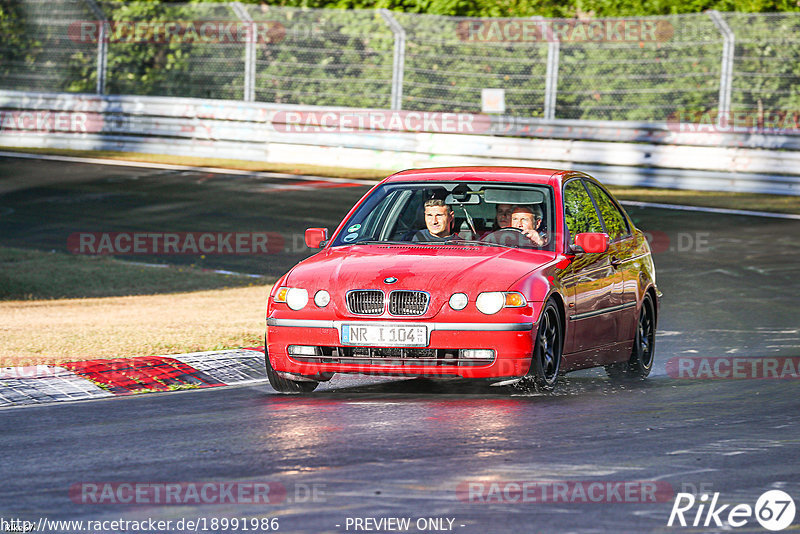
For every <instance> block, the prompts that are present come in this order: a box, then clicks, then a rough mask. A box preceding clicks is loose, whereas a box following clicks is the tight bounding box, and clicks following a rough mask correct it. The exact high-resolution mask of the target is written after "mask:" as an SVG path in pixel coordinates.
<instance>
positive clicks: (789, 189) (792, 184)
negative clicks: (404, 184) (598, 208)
mask: <svg viewBox="0 0 800 534" xmlns="http://www.w3.org/2000/svg"><path fill="white" fill-rule="evenodd" d="M0 145H2V146H7V147H38V148H67V149H79V150H120V151H132V152H145V153H159V154H171V155H185V156H198V157H220V158H233V159H245V160H256V161H265V162H272V163H309V162H313V163H315V164H319V165H334V166H345V167H357V168H375V169H386V170H387V171H388V170H395V169H401V168H409V167H421V166H440V165H453V164H475V165H523V166H543V167H555V168H579V169H582V170H586V171H587V172H591V173H593V174H595V175H596V176H597V177H598V178H600V179H601V180H603V181H605V182H606V183H610V184H619V185H642V186H652V187H668V188H679V189H704V190H724V191H749V192H759V193H773V194H788V195H800V135H797V134H794V133H791V132H776V131H762V132H759V131H755V130H747V129H742V128H738V129H737V128H734V127H731V128H730V129H729V131H724V130H721V129H720V128H719V127H718V126H712V125H710V124H709V125H707V126H704V125H702V124H700V125H692V124H688V123H687V124H681V123H678V122H676V123H674V124H669V123H667V124H650V123H636V122H610V121H609V122H604V121H578V120H562V119H556V120H543V119H520V118H515V117H505V116H495V115H482V114H467V113H433V112H414V111H389V110H363V109H353V108H341V107H339V108H336V107H304V106H296V105H286V104H271V103H255V102H241V101H227V100H206V99H194V98H172V97H147V96H100V95H89V94H73V93H27V92H20V91H0Z"/></svg>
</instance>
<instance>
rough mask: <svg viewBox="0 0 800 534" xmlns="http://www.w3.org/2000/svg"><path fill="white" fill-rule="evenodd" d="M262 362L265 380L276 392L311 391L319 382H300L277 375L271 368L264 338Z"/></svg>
mask: <svg viewBox="0 0 800 534" xmlns="http://www.w3.org/2000/svg"><path fill="white" fill-rule="evenodd" d="M264 363H265V367H266V368H267V380H269V385H270V386H272V388H273V389H274V390H275V391H277V392H278V393H288V394H298V393H311V392H312V391H314V390H315V389H317V386H318V385H319V382H316V381H310V382H300V381H298V380H289V379H288V378H283V377H282V376H280V375H278V373H277V372H276V371H275V369H273V368H272V363H271V362H270V361H269V353H268V352H267V343H266V340H264Z"/></svg>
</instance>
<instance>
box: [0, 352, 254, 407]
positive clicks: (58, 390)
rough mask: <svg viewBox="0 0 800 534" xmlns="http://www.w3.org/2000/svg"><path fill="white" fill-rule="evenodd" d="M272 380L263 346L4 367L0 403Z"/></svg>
mask: <svg viewBox="0 0 800 534" xmlns="http://www.w3.org/2000/svg"><path fill="white" fill-rule="evenodd" d="M266 379H267V376H266V370H265V368H264V349H263V347H253V348H245V349H237V350H223V351H211V352H193V353H189V354H174V355H170V356H144V357H140V358H114V359H98V360H87V361H81V362H67V363H61V364H59V365H33V366H28V367H5V368H2V369H0V407H2V406H15V405H21V404H39V403H46V402H56V401H67V400H85V399H97V398H103V397H114V396H117V395H133V394H136V393H145V392H153V391H170V390H174V389H190V388H192V389H193V388H207V387H219V386H227V385H233V384H246V383H250V382H261V381H264V380H266Z"/></svg>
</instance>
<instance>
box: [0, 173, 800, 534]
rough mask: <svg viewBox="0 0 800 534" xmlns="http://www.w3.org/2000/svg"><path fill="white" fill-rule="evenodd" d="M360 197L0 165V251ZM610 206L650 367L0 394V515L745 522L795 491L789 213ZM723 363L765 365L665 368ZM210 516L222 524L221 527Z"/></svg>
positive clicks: (639, 528)
mask: <svg viewBox="0 0 800 534" xmlns="http://www.w3.org/2000/svg"><path fill="white" fill-rule="evenodd" d="M54 175H61V176H64V177H68V179H67V180H65V181H63V182H62V181H54V180H52V176H54ZM21 176H24V177H25V178H24V180H23V179H21V178H20V177H21ZM601 178H602V177H601ZM298 185H301V186H302V185H305V186H306V187H303V188H291V187H288V188H287V187H286V186H298ZM366 189H367V187H366V186H364V185H356V184H350V185H349V186H341V185H340V186H337V187H328V186H326V185H325V182H322V183H318V184H314V183H313V182H311V183H306V184H298V183H297V181H293V180H291V179H283V180H279V179H269V178H266V177H252V178H247V177H241V176H225V175H202V174H198V173H193V172H176V171H163V170H161V171H157V170H152V169H151V170H143V169H134V168H125V167H104V166H97V165H85V164H65V163H55V162H24V161H21V160H16V159H0V244H3V245H11V246H23V247H31V248H38V249H43V250H49V249H57V250H66V241H67V238H68V236H69V235H70V233H72V232H77V231H109V232H111V231H121V230H125V231H129V230H139V229H141V230H148V231H206V230H218V231H223V230H224V231H253V230H259V231H260V230H266V231H271V232H279V233H281V234H282V235H284V236H288V240H287V241H290V240H291V239H294V237H293V236H298V235H299V236H302V231H303V230H304V229H305V228H306V227H311V226H327V227H329V228H333V227H334V226H335V225H336V224H337V223H338V222H339V219H340V218H341V217H342V216H343V215H344V213H346V211H347V209H348V208H349V207H350V205H352V203H353V202H354V201H355V200H356V199H358V198H359V197H360V196H361V195H362V194H363V193H364V192H365V191H366ZM628 211H629V213H630V214H631V216H632V217H633V218H634V220H635V221H636V223H637V225H638V226H639V227H640V228H642V229H644V230H646V231H649V232H652V233H653V235H654V260H655V263H656V267H657V270H658V284H659V287H660V289H661V290H662V291H663V293H664V298H663V300H662V307H661V315H660V318H659V335H658V338H657V343H656V347H657V349H656V358H657V361H656V367H655V370H654V372H653V374H652V375H651V377H650V378H649V379H648V380H646V381H644V382H636V383H626V384H617V383H613V382H611V381H609V380H608V379H607V378H606V377H605V375H604V373H603V372H602V371H596V370H592V371H583V372H579V373H573V374H570V375H567V377H566V378H565V379H564V380H563V382H562V383H561V385H560V387H559V388H558V389H557V391H556V392H555V393H554V394H551V395H534V394H521V393H518V392H515V391H514V390H512V389H510V388H493V387H489V386H487V385H485V384H483V383H472V382H467V381H461V380H454V381H430V380H407V379H406V380H403V379H379V378H367V377H336V378H334V380H332V381H331V382H330V383H327V384H323V385H322V386H321V387H320V388H319V390H318V391H317V392H315V393H313V394H311V395H309V396H305V397H290V396H281V395H277V394H275V393H274V392H273V391H272V390H271V389H270V388H269V386H268V385H267V384H258V385H248V386H239V387H228V388H211V389H208V390H195V391H180V392H170V393H163V394H152V395H144V396H131V397H120V398H111V399H102V400H93V401H86V402H71V403H59V404H53V405H46V406H31V407H20V408H8V409H3V410H0V426H1V427H2V428H3V431H2V433H0V447H2V450H3V451H4V454H3V455H2V457H0V468H1V469H2V473H4V475H5V476H4V484H3V485H2V487H0V515H1V516H2V519H3V520H5V521H8V520H9V519H23V520H28V521H32V522H33V523H36V524H39V521H42V523H41V526H43V527H44V526H47V527H49V528H48V529H46V531H48V532H54V531H58V530H61V531H64V532H88V531H90V530H87V528H89V527H91V525H90V524H88V523H84V524H82V525H71V526H70V525H54V524H52V523H45V522H44V520H45V519H46V520H47V521H51V520H80V521H84V522H86V521H89V520H91V521H103V520H106V521H112V520H132V521H142V520H147V519H153V520H163V521H172V522H173V523H172V524H171V525H170V526H171V528H170V529H169V530H171V531H192V532H194V531H198V532H202V531H204V530H203V528H202V527H203V526H205V527H206V530H205V531H207V532H244V531H245V530H244V529H243V528H242V523H243V522H245V521H247V522H248V523H247V526H248V527H250V526H252V525H253V524H255V523H249V522H250V521H252V520H255V521H256V523H258V525H259V529H258V530H255V531H256V532H264V531H266V530H265V529H263V528H261V527H263V526H264V524H263V523H261V522H260V521H261V520H262V519H264V518H278V526H279V531H283V532H367V531H369V532H420V531H425V532H448V531H450V532H464V533H473V532H474V533H493V532H515V533H516V532H710V531H720V532H722V531H726V532H729V531H731V530H733V531H736V532H756V531H758V532H763V531H764V529H763V527H762V526H761V525H760V524H759V523H758V522H757V521H756V519H755V518H754V517H752V516H751V517H749V518H746V521H745V524H744V526H742V527H738V528H734V527H731V526H729V525H727V524H726V523H725V521H726V520H727V519H728V514H729V512H730V509H731V508H732V507H733V506H735V505H737V504H747V505H749V506H751V507H754V505H755V504H756V501H757V500H758V499H759V496H761V495H762V494H763V493H764V492H766V491H767V490H773V489H780V490H782V491H784V492H786V493H788V494H789V495H790V496H792V497H793V498H794V500H795V502H796V503H797V504H798V505H800V455H798V453H797V451H798V450H799V449H800V430H798V428H799V427H798V423H800V421H799V419H800V415H799V414H800V411H799V410H798V408H800V400H798V376H797V369H796V368H795V369H794V374H792V369H791V368H785V367H784V366H786V365H789V366H791V365H795V363H793V362H797V360H798V357H800V331H799V328H800V327H799V326H798V324H799V323H800V321H798V319H797V317H798V297H800V291H798V288H800V281H798V276H797V273H798V268H797V265H798V264H800V221H791V220H779V219H765V218H756V217H741V216H730V215H718V214H704V213H689V212H680V211H674V210H662V209H633V208H629V209H628ZM43 213H44V215H43ZM307 254H308V251H305V250H302V249H301V248H300V247H298V248H297V249H294V248H293V247H292V246H289V247H287V249H285V250H284V251H283V253H276V254H274V255H271V256H270V257H268V258H266V259H265V258H264V257H258V256H230V257H227V256H216V257H207V259H206V260H204V261H206V263H205V264H204V265H205V266H207V267H211V268H225V269H231V270H236V271H242V272H251V273H258V274H264V275H268V276H278V275H280V274H281V273H282V272H283V271H284V270H285V269H286V268H288V267H290V266H291V265H292V264H294V263H295V262H296V261H298V260H299V259H301V258H303V257H305V256H306V255H307ZM134 259H138V258H134ZM150 259H152V258H150ZM156 259H157V260H162V261H163V260H165V259H166V260H168V261H170V262H187V263H189V262H193V261H195V260H196V258H189V257H175V258H163V257H161V258H156ZM719 357H725V358H728V360H726V361H728V362H731V364H732V365H734V364H735V362H734V359H736V358H739V359H741V360H740V361H742V362H745V363H743V364H741V365H743V366H749V367H747V369H750V371H742V372H743V373H744V374H745V375H746V374H747V373H748V372H750V373H751V374H752V372H755V373H756V375H758V374H759V373H761V374H764V372H765V371H764V369H765V367H764V365H763V364H764V363H765V362H767V361H770V362H775V365H777V366H778V367H777V371H776V372H778V373H780V372H783V374H782V375H780V376H784V377H785V378H783V379H748V378H743V379H736V380H732V379H724V378H721V377H720V376H719V375H720V373H721V372H722V371H724V369H725V368H724V367H719V366H718V368H717V371H716V374H715V373H714V371H713V369H712V372H711V373H710V374H708V375H702V374H701V376H708V378H704V379H699V380H697V379H688V378H686V377H682V376H681V375H679V374H678V373H677V372H676V369H678V367H677V365H678V363H679V362H680V361H683V362H684V363H685V362H686V361H687V360H679V359H680V358H707V360H706V365H713V363H714V362H715V361H718V360H711V358H719ZM752 358H760V360H757V361H755V360H753V359H752ZM668 361H672V363H671V364H670V366H671V367H668V365H667V362H668ZM754 361H755V362H756V363H753V362H754ZM786 362H789V363H788V364H787V363H786ZM735 365H739V364H735ZM694 369H695V371H697V370H699V369H700V368H699V367H695V368H694ZM743 369H744V368H743ZM759 370H760V371H759ZM767 374H768V373H767ZM125 484H128V485H129V486H126V485H125ZM168 484H172V485H173V488H175V487H178V486H176V484H178V485H180V486H179V487H180V489H179V490H177V493H174V494H173V495H178V497H179V500H180V501H181V502H180V503H175V502H170V500H169V498H167V497H165V495H164V494H161V495H160V496H159V495H156V494H155V493H153V492H154V491H156V490H155V489H153V488H161V489H163V488H165V487H166V485H168ZM226 484H227V486H225V485H226ZM231 484H238V485H235V486H231ZM203 487H205V488H206V489H207V490H208V489H209V488H211V489H210V490H209V491H211V493H207V494H206V495H205V496H202V495H201V496H199V497H198V498H197V499H194V498H193V497H192V494H191V489H198V488H199V489H202V488H203ZM129 488H134V489H135V488H139V489H140V490H141V492H140V494H138V495H136V494H135V493H134V494H131V492H130V491H128V489H129ZM148 488H149V489H148ZM220 488H223V489H224V491H223V496H222V498H220V497H219V495H216V497H215V494H213V491H212V490H214V489H216V491H219V490H220ZM225 488H227V489H225ZM231 488H234V489H231ZM236 488H239V490H241V492H242V493H241V494H237V493H236V491H237V489H236ZM265 488H267V489H265ZM225 491H230V492H231V493H225ZM253 491H255V492H256V494H257V498H255V500H256V501H259V502H258V503H256V504H253V503H251V502H248V499H249V500H250V501H252V500H254V499H253ZM626 491H627V493H626ZM103 492H105V493H103ZM126 492H127V493H126ZM248 492H249V493H248ZM265 492H266V493H265ZM681 492H683V493H687V494H692V495H693V496H694V498H695V499H696V501H697V503H696V504H695V505H694V506H693V507H691V508H690V509H687V511H686V512H685V514H684V515H685V519H686V521H687V523H688V524H689V526H687V527H681V526H677V523H676V525H675V526H673V527H668V526H667V522H668V520H669V518H670V514H671V511H672V509H673V504H674V503H675V499H676V495H677V494H678V493H681ZM131 495H133V498H132V499H129V498H130V497H131ZM228 495H233V497H232V499H228V498H227V497H228ZM715 495H716V498H717V502H716V504H715V506H716V508H717V509H719V508H720V507H721V506H723V505H728V506H727V508H726V509H725V510H724V511H723V513H721V514H719V516H718V517H719V518H720V520H721V521H722V522H723V523H725V524H723V526H715V519H714V518H713V517H711V518H707V514H706V511H707V510H708V508H709V506H710V504H709V502H710V501H711V499H712V497H713V496H715ZM704 496H706V498H705V499H703V497H704ZM687 499H688V497H687ZM98 500H99V501H100V502H99V503H97V502H93V501H98ZM220 500H222V501H224V502H222V503H220V502H219V501H220ZM122 501H127V502H122ZM486 501H489V502H486ZM701 501H702V502H703V503H704V506H705V509H704V510H702V511H701V512H700V513H699V514H698V510H699V508H698V506H699V505H700V504H701ZM683 502H684V504H685V503H686V501H685V500H684V501H683ZM696 516H697V517H698V518H699V519H698V521H699V522H698V523H697V526H692V525H691V524H692V522H693V521H694V520H695V517H696ZM222 518H227V519H230V518H238V519H239V520H240V522H239V524H238V525H237V526H238V528H236V529H234V528H232V523H231V522H230V521H229V522H228V523H227V525H228V528H223V526H222V523H220V519H222ZM389 518H401V519H402V518H406V519H408V520H409V521H410V522H409V524H408V526H407V527H406V526H404V523H402V522H400V523H394V522H390V523H387V522H385V521H386V520H388V519H389ZM181 519H183V520H184V522H183V523H181V526H182V527H183V528H182V529H177V528H176V525H178V521H180V520H181ZM428 519H432V521H428ZM706 519H708V521H709V523H708V525H707V526H706V525H705V524H704V522H705V521H706ZM189 520H191V521H198V520H199V521H201V524H200V525H199V528H197V529H195V528H187V523H186V522H187V521H189ZM214 520H216V521H217V522H216V523H213V525H216V526H215V527H214V528H212V526H213V525H212V521H214ZM381 520H383V521H384V522H382V523H379V521H381ZM798 521H800V515H798V517H797V518H796V520H795V522H794V528H795V529H796V528H797V524H798ZM59 526H61V527H65V528H62V529H59V528H56V527H59ZM101 526H102V525H101ZM105 526H106V527H109V529H108V530H105V531H106V532H111V531H114V532H122V531H123V529H122V528H121V527H120V525H116V526H117V528H116V530H114V529H111V528H110V527H111V524H110V523H107V524H106V525H105ZM128 526H130V525H128ZM137 526H138V527H141V526H142V525H137ZM194 526H198V525H194ZM78 527H81V528H78ZM43 530H44V528H43ZM165 530H166V529H164V530H162V529H141V528H140V529H139V530H135V531H137V532H158V531H165ZM94 531H101V530H94ZM128 531H134V530H128ZM249 531H250V532H252V531H254V530H253V529H252V528H251V529H250V530H249Z"/></svg>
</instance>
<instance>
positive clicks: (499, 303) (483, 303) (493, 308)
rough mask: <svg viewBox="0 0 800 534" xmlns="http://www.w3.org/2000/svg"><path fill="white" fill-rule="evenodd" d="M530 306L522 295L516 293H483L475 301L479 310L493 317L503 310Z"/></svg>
mask: <svg viewBox="0 0 800 534" xmlns="http://www.w3.org/2000/svg"><path fill="white" fill-rule="evenodd" d="M527 304H528V301H526V300H525V297H524V296H523V295H522V293H518V292H516V291H491V292H486V293H481V294H480V295H478V299H477V300H476V301H475V305H476V306H477V307H478V309H479V310H480V311H481V312H482V313H485V314H486V315H492V314H494V313H497V312H499V311H500V310H501V309H503V308H522V307H524V306H526V305H527Z"/></svg>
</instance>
